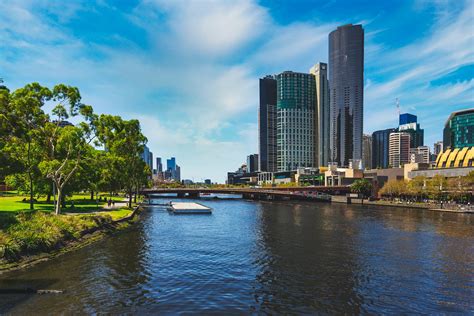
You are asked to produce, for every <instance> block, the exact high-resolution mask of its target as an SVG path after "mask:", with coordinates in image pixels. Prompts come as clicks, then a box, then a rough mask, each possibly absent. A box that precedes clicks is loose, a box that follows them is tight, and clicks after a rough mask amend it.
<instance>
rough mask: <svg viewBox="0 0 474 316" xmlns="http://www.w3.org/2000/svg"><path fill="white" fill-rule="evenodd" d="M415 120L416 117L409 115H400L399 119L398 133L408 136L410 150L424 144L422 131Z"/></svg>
mask: <svg viewBox="0 0 474 316" xmlns="http://www.w3.org/2000/svg"><path fill="white" fill-rule="evenodd" d="M417 119H418V118H417V116H416V115H413V114H410V113H404V114H400V117H399V122H400V124H399V126H398V131H399V132H405V133H409V134H410V148H418V147H420V146H423V144H424V130H423V129H422V128H420V124H419V123H418V122H417Z"/></svg>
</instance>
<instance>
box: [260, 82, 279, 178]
mask: <svg viewBox="0 0 474 316" xmlns="http://www.w3.org/2000/svg"><path fill="white" fill-rule="evenodd" d="M276 104H277V81H276V79H275V78H274V77H273V76H266V77H265V78H262V79H260V105H259V110H258V135H259V137H258V148H259V155H258V157H259V166H258V169H259V170H260V171H269V172H273V171H276V170H277V140H276V138H277V110H276V106H277V105H276Z"/></svg>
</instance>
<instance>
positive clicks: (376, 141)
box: [371, 128, 397, 169]
mask: <svg viewBox="0 0 474 316" xmlns="http://www.w3.org/2000/svg"><path fill="white" fill-rule="evenodd" d="M395 132H397V129H396V128H389V129H385V130H380V131H375V132H373V133H372V166H371V167H372V168H374V169H376V168H382V169H385V168H388V166H389V155H388V152H389V143H390V134H392V133H395Z"/></svg>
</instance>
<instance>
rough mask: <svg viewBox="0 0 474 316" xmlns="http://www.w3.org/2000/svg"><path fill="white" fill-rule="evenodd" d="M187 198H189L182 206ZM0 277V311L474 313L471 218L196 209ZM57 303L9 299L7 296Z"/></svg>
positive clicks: (248, 207) (258, 206)
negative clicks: (33, 291)
mask: <svg viewBox="0 0 474 316" xmlns="http://www.w3.org/2000/svg"><path fill="white" fill-rule="evenodd" d="M188 201H189V200H188ZM200 202H201V203H203V204H205V205H207V206H209V207H212V208H213V214H212V215H181V216H176V215H171V214H169V213H168V212H166V211H164V210H160V209H148V210H145V211H144V212H143V213H142V215H141V220H140V221H139V222H138V223H137V224H135V225H133V226H132V227H131V228H129V229H127V230H125V231H122V232H119V233H116V234H115V235H113V236H110V237H107V238H105V239H103V240H101V241H99V242H97V243H94V244H92V245H89V246H87V247H85V248H82V249H80V250H77V251H74V252H71V253H68V254H65V255H63V256H60V257H59V258H56V259H54V260H51V261H48V262H44V263H41V264H39V265H36V266H34V267H32V268H30V269H28V270H25V271H19V272H18V271H17V272H13V273H9V274H4V275H1V276H0V290H3V291H2V293H3V294H0V312H1V313H13V314H58V313H66V314H69V313H87V314H93V313H111V314H117V313H137V314H140V313H158V312H159V313H164V314H174V313H177V312H183V313H192V312H195V313H208V312H217V313H272V314H275V313H288V312H292V313H315V312H320V313H331V314H334V313H338V314H339V313H349V314H359V313H376V314H380V313H389V314H401V313H421V312H423V313H436V312H442V313H452V312H457V313H472V312H474V216H473V215H469V214H452V213H438V212H431V211H420V210H408V209H399V208H386V207H384V208H380V207H373V206H370V207H366V206H356V205H343V204H324V203H309V202H290V201H288V202H253V201H244V200H200ZM27 287H30V288H35V289H62V290H65V292H64V293H63V294H43V295H38V294H35V295H31V294H6V293H5V290H6V289H19V288H27Z"/></svg>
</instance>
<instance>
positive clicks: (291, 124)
mask: <svg viewBox="0 0 474 316" xmlns="http://www.w3.org/2000/svg"><path fill="white" fill-rule="evenodd" d="M315 110H316V83H315V79H314V76H313V75H311V74H305V73H298V72H292V71H285V72H283V73H281V74H279V75H277V169H278V171H289V170H296V169H297V168H299V167H314V166H315V165H316V163H315V141H314V138H315V137H314V128H315V126H314V125H315V120H314V116H315Z"/></svg>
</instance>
